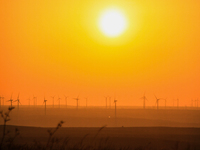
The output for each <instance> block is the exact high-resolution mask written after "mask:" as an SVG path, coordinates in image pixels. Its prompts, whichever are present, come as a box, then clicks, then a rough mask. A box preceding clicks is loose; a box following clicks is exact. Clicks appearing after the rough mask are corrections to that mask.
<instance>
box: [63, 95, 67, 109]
mask: <svg viewBox="0 0 200 150" xmlns="http://www.w3.org/2000/svg"><path fill="white" fill-rule="evenodd" d="M64 96H65V95H64ZM67 98H68V96H65V105H66V108H67Z"/></svg>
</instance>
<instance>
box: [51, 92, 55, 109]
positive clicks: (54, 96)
mask: <svg viewBox="0 0 200 150" xmlns="http://www.w3.org/2000/svg"><path fill="white" fill-rule="evenodd" d="M54 97H55V95H54V96H51V98H52V99H53V108H54Z"/></svg>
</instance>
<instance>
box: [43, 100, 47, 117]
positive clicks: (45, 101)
mask: <svg viewBox="0 0 200 150" xmlns="http://www.w3.org/2000/svg"><path fill="white" fill-rule="evenodd" d="M46 103H47V100H46V99H45V97H44V102H43V104H45V115H46Z"/></svg>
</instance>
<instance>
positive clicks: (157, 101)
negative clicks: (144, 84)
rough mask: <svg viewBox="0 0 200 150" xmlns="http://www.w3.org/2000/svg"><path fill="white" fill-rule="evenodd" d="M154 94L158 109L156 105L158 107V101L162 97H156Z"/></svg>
mask: <svg viewBox="0 0 200 150" xmlns="http://www.w3.org/2000/svg"><path fill="white" fill-rule="evenodd" d="M154 96H155V98H156V103H157V109H158V107H159V101H160V100H161V99H162V98H157V97H156V95H154Z"/></svg>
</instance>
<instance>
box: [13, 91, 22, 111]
mask: <svg viewBox="0 0 200 150" xmlns="http://www.w3.org/2000/svg"><path fill="white" fill-rule="evenodd" d="M14 102H17V108H18V109H19V104H21V102H20V100H19V94H18V96H17V100H15V101H14Z"/></svg>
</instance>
